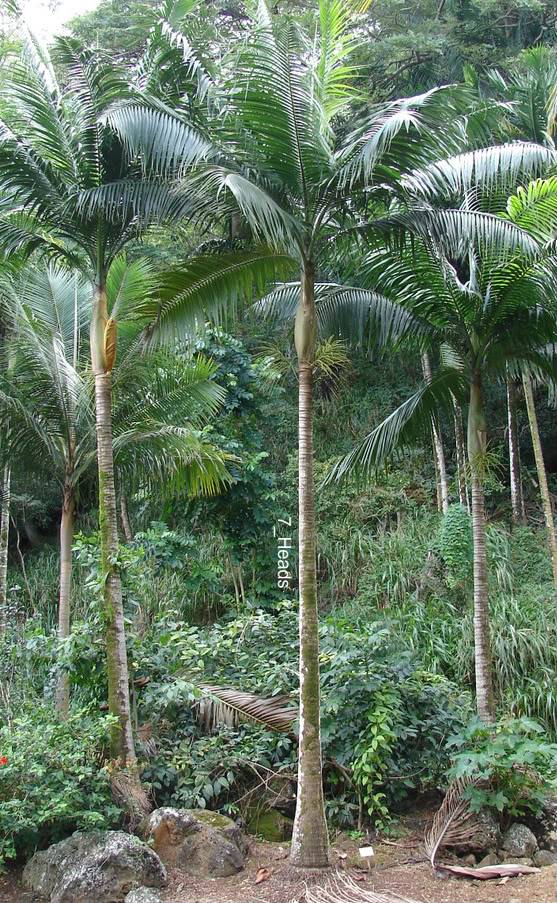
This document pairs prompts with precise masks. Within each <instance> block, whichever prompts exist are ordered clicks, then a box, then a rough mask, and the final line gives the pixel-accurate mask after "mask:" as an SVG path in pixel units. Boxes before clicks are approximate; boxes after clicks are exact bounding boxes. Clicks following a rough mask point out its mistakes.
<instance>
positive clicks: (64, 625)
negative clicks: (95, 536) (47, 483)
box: [56, 486, 75, 718]
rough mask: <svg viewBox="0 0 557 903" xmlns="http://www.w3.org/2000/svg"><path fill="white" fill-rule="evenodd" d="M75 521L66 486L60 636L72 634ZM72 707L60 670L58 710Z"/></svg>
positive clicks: (62, 712) (63, 712)
mask: <svg viewBox="0 0 557 903" xmlns="http://www.w3.org/2000/svg"><path fill="white" fill-rule="evenodd" d="M74 523H75V499H74V493H73V488H72V487H71V486H68V487H66V489H65V491H64V502H63V506H62V517H61V520H60V597H59V602H58V638H59V639H61V640H64V639H66V638H67V637H69V635H70V614H71V588H72V545H73V537H74ZM69 709H70V678H69V675H68V673H67V672H66V671H64V670H60V672H59V673H58V680H57V685H56V710H57V712H58V714H59V715H60V717H61V718H67V717H68V712H69Z"/></svg>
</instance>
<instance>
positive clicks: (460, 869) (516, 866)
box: [437, 862, 539, 881]
mask: <svg viewBox="0 0 557 903" xmlns="http://www.w3.org/2000/svg"><path fill="white" fill-rule="evenodd" d="M437 868H438V870H439V871H443V872H450V874H451V875H456V877H457V878H474V879H477V880H479V881H491V880H492V879H493V878H516V877H517V876H518V875H529V874H531V873H532V872H539V869H538V868H535V867H534V866H533V865H521V864H520V863H514V862H503V863H502V864H501V865H484V866H482V867H481V868H470V867H468V866H465V865H439V866H437Z"/></svg>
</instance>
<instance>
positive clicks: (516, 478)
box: [507, 376, 526, 525]
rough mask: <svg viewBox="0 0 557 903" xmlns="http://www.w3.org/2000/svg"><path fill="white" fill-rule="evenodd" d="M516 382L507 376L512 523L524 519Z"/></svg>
mask: <svg viewBox="0 0 557 903" xmlns="http://www.w3.org/2000/svg"><path fill="white" fill-rule="evenodd" d="M516 396H517V388H516V383H515V381H514V380H513V379H512V377H510V376H507V428H508V434H509V470H510V478H511V507H512V515H513V523H514V524H517V525H518V524H523V523H525V521H526V514H525V511H524V495H523V493H522V474H521V467H520V449H519V447H518V428H517V420H516Z"/></svg>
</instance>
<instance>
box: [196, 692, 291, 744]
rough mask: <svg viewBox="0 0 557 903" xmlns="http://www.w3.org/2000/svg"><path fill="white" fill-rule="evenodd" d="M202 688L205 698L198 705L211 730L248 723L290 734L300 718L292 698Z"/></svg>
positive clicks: (200, 713) (201, 718) (206, 726)
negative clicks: (243, 722)
mask: <svg viewBox="0 0 557 903" xmlns="http://www.w3.org/2000/svg"><path fill="white" fill-rule="evenodd" d="M200 689H201V690H202V691H203V693H204V694H205V696H204V697H203V699H201V701H200V702H199V703H198V712H199V717H200V720H201V722H202V724H203V725H204V727H205V729H206V730H208V731H212V730H214V729H215V727H217V726H218V725H219V724H223V723H224V724H228V725H230V726H236V725H237V723H238V721H242V720H247V721H252V722H255V723H257V724H261V725H263V726H264V727H266V728H267V729H268V730H273V731H279V732H281V733H290V732H291V731H292V729H293V726H294V723H295V721H296V719H297V718H298V711H297V709H295V708H293V707H292V706H289V705H288V704H287V703H288V700H289V697H288V696H271V697H262V696H256V695H255V694H253V693H243V692H242V691H241V690H234V689H231V688H229V687H216V686H213V685H209V684H202V685H201V687H200Z"/></svg>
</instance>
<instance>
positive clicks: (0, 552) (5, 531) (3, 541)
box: [0, 464, 12, 631]
mask: <svg viewBox="0 0 557 903" xmlns="http://www.w3.org/2000/svg"><path fill="white" fill-rule="evenodd" d="M11 482H12V475H11V470H10V465H9V464H6V466H5V467H4V476H3V480H2V508H1V512H0V631H3V630H5V629H6V623H7V611H6V606H7V603H8V546H9V541H10V500H11Z"/></svg>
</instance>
